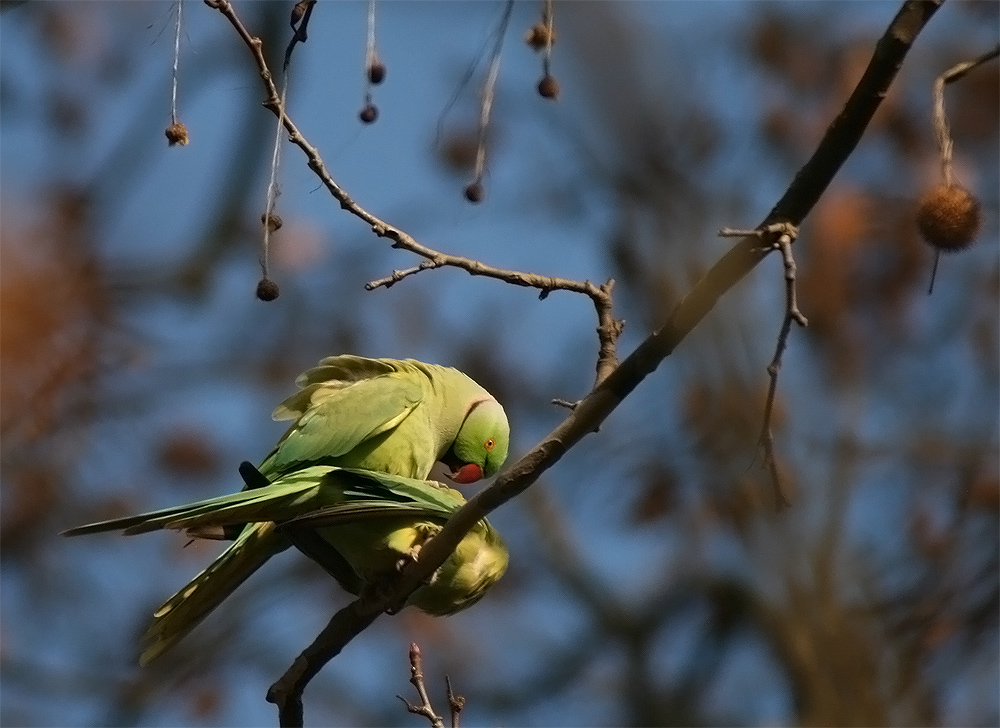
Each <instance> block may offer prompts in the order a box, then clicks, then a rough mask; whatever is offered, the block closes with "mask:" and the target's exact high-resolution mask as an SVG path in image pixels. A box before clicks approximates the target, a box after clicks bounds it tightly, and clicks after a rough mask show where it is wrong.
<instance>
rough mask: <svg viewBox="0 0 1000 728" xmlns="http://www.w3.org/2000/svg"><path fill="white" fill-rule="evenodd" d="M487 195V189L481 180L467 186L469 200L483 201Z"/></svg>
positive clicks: (466, 195)
mask: <svg viewBox="0 0 1000 728" xmlns="http://www.w3.org/2000/svg"><path fill="white" fill-rule="evenodd" d="M485 196H486V190H485V189H483V185H482V183H480V182H473V183H471V184H470V185H468V186H467V187H466V188H465V199H467V200H468V201H469V202H474V203H478V202H482V201H483V198H484V197H485Z"/></svg>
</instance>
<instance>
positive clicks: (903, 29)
mask: <svg viewBox="0 0 1000 728" xmlns="http://www.w3.org/2000/svg"><path fill="white" fill-rule="evenodd" d="M942 2H943V0H907V1H906V2H904V3H903V5H902V7H901V9H900V10H899V12H898V13H897V14H896V16H895V18H893V20H892V22H891V23H890V24H889V26H888V28H887V29H886V32H885V33H884V34H883V36H882V37H881V38H880V39H879V41H878V43H877V45H876V46H875V50H874V54H873V56H872V59H871V61H870V62H869V64H868V67H867V69H866V70H865V72H864V75H863V76H862V77H861V80H860V81H859V82H858V85H857V86H856V87H855V89H854V91H853V92H852V93H851V96H850V98H849V99H848V100H847V102H846V104H845V105H844V108H843V110H842V111H841V112H840V114H839V115H838V116H837V118H836V119H835V120H834V121H833V123H832V124H831V125H830V127H829V128H828V129H827V131H826V134H824V136H823V139H822V140H821V141H820V143H819V145H818V147H817V148H816V151H815V152H814V153H813V155H812V157H811V158H810V159H809V161H808V162H806V164H805V165H804V166H803V167H802V169H800V170H799V172H798V173H797V174H796V175H795V178H794V179H793V180H792V182H791V184H790V185H789V187H788V189H787V190H786V191H785V194H784V195H782V197H781V199H780V200H779V201H778V202H777V203H776V204H775V206H774V208H773V209H772V210H771V212H770V213H768V215H767V217H766V218H765V219H764V221H763V222H762V223H761V225H760V226H759V227H763V226H766V225H770V224H772V223H776V222H788V223H790V224H792V225H796V226H797V225H799V224H801V222H802V220H803V219H804V218H805V216H806V215H807V214H808V213H809V212H810V211H811V210H812V208H813V207H814V206H815V205H816V202H817V201H818V200H819V198H820V196H821V195H822V194H823V192H824V191H825V190H826V189H827V187H828V186H829V184H830V182H831V181H832V179H833V177H834V175H835V174H836V173H837V172H838V171H839V169H840V168H841V167H842V166H843V164H844V162H845V161H846V160H847V159H848V157H850V155H851V154H852V153H853V151H854V149H855V147H856V146H857V144H858V142H859V141H860V140H861V137H862V135H863V134H864V131H865V129H867V127H868V125H869V124H870V122H871V119H872V116H873V115H874V114H875V111H876V110H877V109H878V108H879V105H880V104H881V102H882V99H883V98H884V97H885V94H886V91H887V90H888V88H889V86H890V85H891V83H892V81H893V79H894V78H895V77H896V74H897V72H898V71H899V68H900V66H901V65H902V62H903V60H904V58H905V57H906V54H907V53H908V52H909V50H910V48H911V47H912V45H913V42H914V41H915V40H916V37H917V36H918V35H919V33H920V32H921V30H922V29H923V28H924V26H925V25H926V24H927V22H928V21H929V20H930V19H931V17H933V15H934V13H935V12H936V11H937V10H938V8H939V7H940V5H941V3H942ZM206 3H207V4H208V5H210V6H211V7H213V8H216V9H218V10H219V11H220V12H222V13H223V15H225V17H226V18H227V19H229V21H230V22H231V23H232V25H233V27H234V28H235V29H236V31H237V32H238V33H239V35H240V36H241V38H243V40H244V42H245V43H246V44H247V45H248V46H249V48H250V49H251V51H252V52H253V55H254V58H255V59H256V60H257V64H258V67H259V69H260V74H261V78H262V80H263V81H264V83H265V86H266V87H268V89H269V94H270V95H271V98H272V99H273V98H274V96H276V93H274V92H273V91H272V89H273V86H274V84H273V81H272V80H271V75H270V72H269V71H268V70H267V66H266V64H264V63H263V57H262V56H261V54H260V41H259V40H258V39H255V38H253V37H252V36H250V34H249V33H247V32H246V29H245V28H244V27H243V25H242V23H241V22H240V21H239V18H237V16H236V15H235V13H234V12H233V10H232V6H231V5H230V3H229V2H228V0H206ZM268 108H271V110H272V111H274V112H275V113H280V114H281V116H282V120H283V123H284V124H285V128H286V130H288V132H289V134H290V136H292V137H293V141H294V142H295V143H296V145H297V146H299V147H300V148H301V149H302V150H303V152H305V153H306V156H307V157H308V159H309V167H310V169H312V170H313V171H314V172H315V173H316V174H317V176H319V177H320V179H321V180H322V181H323V184H324V185H325V186H326V187H327V188H328V189H329V190H330V192H331V193H332V194H333V195H334V197H335V198H336V199H337V200H338V201H339V202H340V204H341V206H342V207H343V208H344V209H346V210H349V211H350V212H351V213H352V214H354V215H356V216H357V217H360V218H361V219H362V220H365V221H366V222H368V224H370V225H371V226H372V230H373V231H374V232H375V233H376V234H377V235H379V236H385V237H390V238H391V239H393V240H394V241H395V242H396V243H399V244H400V247H405V248H406V249H408V250H413V248H412V247H409V246H411V245H412V246H417V247H419V248H422V246H419V244H417V243H416V241H414V240H413V239H412V238H410V237H409V236H408V235H406V234H405V233H403V232H402V231H400V230H397V229H396V228H392V227H391V226H389V225H387V224H386V223H384V222H382V221H381V220H379V219H378V218H376V217H375V216H373V215H371V213H368V212H367V211H365V210H364V209H362V208H361V207H359V206H358V205H356V204H355V203H354V201H353V200H351V198H350V197H349V196H348V195H347V194H346V193H345V192H344V191H343V190H341V189H340V187H339V186H337V184H336V183H335V182H334V181H333V179H332V178H331V177H330V175H329V174H328V173H327V171H326V168H325V167H324V166H323V163H322V160H321V159H320V158H319V155H318V154H317V153H316V150H315V149H314V148H312V147H311V146H310V145H308V143H306V142H305V140H304V139H303V138H302V136H301V134H299V132H298V129H296V127H295V125H294V124H293V123H292V122H291V120H290V119H288V117H287V116H286V115H284V114H283V113H282V112H281V111H280V108H279V107H278V106H277V104H276V103H273V102H272V104H270V105H269V106H268ZM402 241H406V244H405V245H404V244H403V242H402ZM422 249H423V250H425V251H427V250H429V249H426V248H422ZM414 252H416V250H414ZM769 252H770V251H769V250H762V249H761V248H760V241H759V240H758V239H757V238H756V237H747V238H743V239H742V240H740V241H739V242H738V243H736V245H734V246H733V247H732V248H731V249H730V250H729V251H728V252H726V253H725V254H724V255H723V256H722V257H721V258H720V259H719V260H718V261H717V262H716V263H715V264H714V265H713V266H712V267H711V268H710V269H709V270H708V272H706V273H705V275H704V276H703V277H702V278H701V279H700V280H699V281H698V282H697V283H695V284H694V286H693V287H692V289H691V290H690V291H689V292H688V293H687V295H686V296H684V298H683V299H681V301H680V302H678V303H677V305H676V306H675V307H674V309H673V311H672V312H671V313H670V315H669V316H668V318H667V320H666V321H665V323H664V324H663V326H661V327H660V328H659V329H658V330H657V331H656V332H654V333H653V334H651V335H650V336H648V337H647V338H646V339H645V340H644V341H643V342H642V343H641V344H640V345H639V346H638V347H637V348H636V350H635V351H633V352H632V353H631V354H630V355H629V356H628V357H626V358H625V360H624V361H622V362H621V364H620V365H619V366H618V367H617V368H614V369H613V371H611V372H610V374H608V375H607V376H606V377H604V378H603V379H601V381H600V384H598V385H597V386H596V387H595V388H594V390H593V391H592V392H591V393H590V394H589V395H587V396H586V397H585V398H584V399H583V400H581V401H580V403H579V405H578V406H577V407H576V408H575V409H574V410H573V411H572V412H571V413H570V414H569V416H567V418H566V419H565V420H563V422H562V423H561V424H560V425H559V426H558V427H556V429H555V430H553V431H552V432H551V433H550V434H549V435H547V436H546V437H545V438H544V439H543V440H542V441H541V442H540V443H538V444H537V445H536V446H535V447H534V448H532V449H531V451H529V452H528V453H527V454H526V455H525V456H524V457H522V458H521V459H520V460H518V461H517V462H515V463H514V464H512V465H511V466H509V467H507V468H506V469H505V470H504V471H503V472H502V473H500V475H498V476H497V478H496V480H495V481H494V482H493V484H492V485H490V486H488V487H487V488H485V489H483V490H482V491H480V492H479V493H477V494H476V495H474V496H473V497H472V498H470V499H469V500H468V502H466V504H465V505H464V506H462V507H461V508H460V509H459V510H458V511H457V512H455V513H454V514H453V515H452V516H451V518H449V519H448V522H447V523H446V524H445V526H444V528H443V529H442V530H441V531H440V533H438V534H437V535H436V536H434V537H432V538H430V539H429V540H428V541H427V542H426V543H424V545H423V547H422V549H421V551H420V555H419V556H418V557H417V559H415V560H414V561H413V562H411V563H409V564H407V565H406V566H405V567H403V569H402V570H401V571H400V573H399V575H398V576H397V577H396V579H395V580H394V582H393V583H392V584H391V585H389V586H388V587H387V588H386V589H385V590H384V591H383V592H382V593H381V594H379V595H366V597H364V598H359V599H356V600H354V601H352V602H351V603H350V604H348V605H347V606H346V607H344V608H343V609H341V610H340V611H338V612H337V613H336V614H334V615H333V617H332V618H331V619H330V622H329V623H328V624H327V626H326V627H325V628H324V629H323V631H322V632H320V634H319V635H318V636H317V637H316V639H315V640H313V642H312V644H310V645H309V646H308V647H307V648H306V649H305V650H303V651H302V653H301V654H300V655H299V657H298V658H296V660H295V661H294V663H293V664H292V665H291V667H289V669H288V670H287V671H286V672H285V674H284V675H282V676H281V678H279V679H278V680H277V681H276V682H275V683H274V685H272V686H271V689H270V690H269V691H268V700H269V701H270V702H272V703H275V704H276V705H278V712H279V719H280V720H281V722H282V725H302V692H303V691H304V690H305V688H306V686H307V685H308V684H309V682H310V680H312V678H313V677H314V676H315V675H316V674H317V673H318V672H319V671H320V670H321V669H322V668H323V666H324V665H326V663H327V662H329V661H330V660H331V659H333V658H334V657H336V656H337V655H338V654H340V652H341V650H342V649H343V648H344V647H345V646H346V645H347V644H348V643H349V642H350V641H351V640H352V639H354V638H355V637H356V636H357V635H359V634H360V633H361V632H362V631H364V630H365V629H366V628H367V627H368V626H369V625H370V624H371V623H372V622H374V621H375V619H377V618H378V616H379V615H380V614H382V613H383V612H385V611H386V610H387V609H390V608H393V607H395V608H399V607H401V606H402V605H403V604H405V601H406V598H407V597H408V596H409V594H410V593H412V592H413V591H414V590H415V589H417V588H418V587H419V586H420V585H421V584H422V583H423V582H424V581H425V580H426V579H427V578H428V577H429V576H430V575H431V574H432V573H433V572H434V571H435V570H436V569H437V568H438V567H439V566H440V565H441V564H443V563H444V561H445V560H446V559H447V558H448V556H449V555H450V554H451V553H452V552H453V551H454V549H455V548H456V547H457V546H458V544H459V542H460V541H461V540H462V538H464V536H465V534H467V533H468V532H469V530H470V529H471V528H472V527H473V526H475V524H476V523H478V522H479V521H480V520H481V519H482V518H484V517H486V516H487V515H488V514H489V513H491V512H492V511H494V510H495V509H496V508H498V507H499V506H501V505H503V504H504V503H506V502H507V501H509V500H510V499H512V498H514V497H516V496H517V495H518V494H520V493H522V492H523V491H524V490H525V489H527V488H528V487H529V486H530V485H531V484H532V483H534V482H535V481H536V480H537V479H538V477H539V476H540V475H541V474H542V473H543V472H544V471H545V470H547V469H548V468H550V467H552V466H553V465H554V464H555V463H557V462H558V461H559V459H560V458H562V456H563V455H564V454H565V453H566V451H567V450H569V449H570V448H572V447H573V446H574V445H576V443H578V442H579V441H580V440H581V439H582V438H583V437H584V436H586V435H587V434H588V433H590V432H592V431H593V430H594V428H595V427H597V426H598V425H600V424H601V423H602V422H603V421H604V420H605V419H606V418H607V417H608V415H610V414H611V412H612V411H614V409H615V408H616V407H617V406H618V405H619V404H620V403H621V402H622V400H624V398H625V397H627V396H628V395H629V394H631V392H632V391H633V390H634V389H635V388H636V387H637V386H638V385H639V384H640V383H641V382H642V381H643V380H644V379H645V378H646V377H647V376H648V375H649V374H650V373H652V372H653V371H654V370H655V369H656V367H657V366H659V364H660V363H661V362H662V361H663V359H664V358H666V357H667V356H669V355H670V354H671V353H672V352H673V350H674V349H675V348H676V347H677V346H678V345H679V344H680V343H681V342H682V341H683V340H684V338H685V337H686V336H687V335H688V333H690V332H691V330H692V329H693V328H694V327H695V326H696V325H697V324H698V323H699V322H700V321H701V320H702V318H704V316H705V315H706V314H707V313H708V312H709V311H710V310H711V309H712V308H713V307H714V306H715V304H716V302H717V301H718V300H719V299H720V298H721V297H722V295H723V294H725V293H726V292H727V291H728V290H729V289H730V288H732V287H733V286H734V285H736V283H738V282H739V281H740V280H742V279H743V278H744V277H745V276H746V275H747V274H748V273H750V271H752V270H753V269H754V267H755V266H756V265H757V264H758V263H759V262H760V261H761V260H763V258H764V257H765V256H766V255H767V254H768V253H769ZM418 254H420V253H418ZM423 257H427V258H432V257H433V254H432V255H424V256H423ZM479 265H482V264H479ZM459 267H461V266H459ZM469 272H473V271H471V270H470V271H469ZM482 274H483V275H486V273H482ZM519 275H523V274H519ZM493 277H499V276H493ZM521 285H530V284H528V283H521ZM578 285H579V284H578ZM587 285H592V284H587ZM543 288H544V287H543ZM595 305H596V301H595ZM599 372H600V370H599ZM292 721H295V722H292Z"/></svg>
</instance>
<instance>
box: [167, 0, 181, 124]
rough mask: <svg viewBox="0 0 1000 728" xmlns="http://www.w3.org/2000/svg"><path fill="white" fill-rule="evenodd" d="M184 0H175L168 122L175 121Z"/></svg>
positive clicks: (172, 122)
mask: <svg viewBox="0 0 1000 728" xmlns="http://www.w3.org/2000/svg"><path fill="white" fill-rule="evenodd" d="M183 8H184V0H177V18H176V19H175V22H174V64H173V67H172V68H171V69H170V123H171V124H176V123H177V73H178V70H179V67H180V60H181V14H182V12H183Z"/></svg>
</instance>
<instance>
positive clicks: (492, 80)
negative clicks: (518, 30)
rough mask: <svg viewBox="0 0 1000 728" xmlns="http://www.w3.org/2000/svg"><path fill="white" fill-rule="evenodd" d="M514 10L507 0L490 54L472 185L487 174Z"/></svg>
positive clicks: (510, 1)
mask: <svg viewBox="0 0 1000 728" xmlns="http://www.w3.org/2000/svg"><path fill="white" fill-rule="evenodd" d="M513 10H514V0H507V4H506V5H505V6H504V10H503V15H502V16H501V17H500V24H499V25H498V26H497V30H496V41H495V42H494V44H493V52H492V53H491V54H490V69H489V71H488V72H487V73H486V82H485V83H483V94H482V99H481V101H480V107H479V141H478V143H477V144H476V167H475V170H474V172H473V182H472V184H481V183H482V181H483V174H485V172H486V133H487V131H488V130H489V126H490V112H491V111H492V109H493V99H494V97H495V96H496V86H497V78H498V77H499V76H500V53H501V51H502V50H503V41H504V38H505V37H506V35H507V26H508V25H509V24H510V15H511V12H512V11H513Z"/></svg>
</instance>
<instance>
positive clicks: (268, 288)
mask: <svg viewBox="0 0 1000 728" xmlns="http://www.w3.org/2000/svg"><path fill="white" fill-rule="evenodd" d="M278 293H279V291H278V284H277V283H275V282H274V281H273V280H271V279H270V278H268V277H267V276H264V277H263V278H261V279H260V281H259V282H258V283H257V298H259V299H260V300H261V301H273V300H274V299H276V298H277V297H278Z"/></svg>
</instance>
